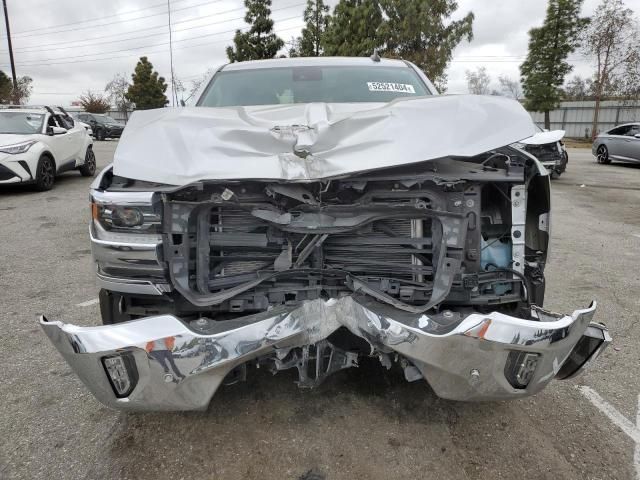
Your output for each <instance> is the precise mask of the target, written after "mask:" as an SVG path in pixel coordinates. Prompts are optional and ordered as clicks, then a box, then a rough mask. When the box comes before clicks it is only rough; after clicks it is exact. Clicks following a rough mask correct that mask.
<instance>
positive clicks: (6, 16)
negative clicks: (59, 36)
mask: <svg viewBox="0 0 640 480" xmlns="http://www.w3.org/2000/svg"><path fill="white" fill-rule="evenodd" d="M2 6H3V7H4V24H5V25H6V27H7V42H8V43H9V60H10V62H11V76H12V77H13V103H16V104H17V103H18V100H16V97H17V95H18V80H17V78H16V64H15V63H14V61H13V47H12V46H11V30H10V29H9V14H8V13H7V0H2Z"/></svg>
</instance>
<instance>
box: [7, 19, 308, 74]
mask: <svg viewBox="0 0 640 480" xmlns="http://www.w3.org/2000/svg"><path fill="white" fill-rule="evenodd" d="M294 18H299V16H298V15H296V16H295V17H289V18H283V19H282V20H280V21H286V20H292V19H294ZM304 25H305V24H304V23H301V24H298V25H295V26H292V27H288V28H281V29H278V30H274V33H280V32H285V31H288V30H294V29H299V28H302V27H303V26H304ZM249 28H251V27H245V28H239V29H234V30H227V31H224V32H217V33H214V34H209V35H201V36H198V37H192V38H185V39H182V40H177V41H176V42H174V43H177V42H183V41H187V40H195V39H197V38H202V37H205V36H207V37H208V36H213V35H221V34H223V33H233V32H235V31H236V30H240V31H244V30H248V29H249ZM229 41H232V39H230V38H225V39H222V40H216V41H213V42H206V43H198V44H194V45H185V46H183V47H178V48H175V49H174V50H184V49H186V48H196V47H201V46H209V45H214V44H217V43H222V42H229ZM167 44H168V42H164V43H159V44H157V45H153V46H150V47H138V48H134V49H131V50H138V49H140V48H154V47H161V46H164V45H167ZM150 53H161V51H155V52H150ZM94 55H95V54H94ZM137 55H138V54H137V53H131V54H128V55H117V56H112V57H105V58H93V59H87V60H72V61H66V62H49V63H38V62H36V63H29V64H26V63H22V64H19V65H20V66H23V67H47V66H51V65H68V64H70V63H88V62H101V61H105V60H114V59H118V58H127V57H132V56H137ZM42 62H44V60H42ZM2 66H5V65H4V64H3V65H2Z"/></svg>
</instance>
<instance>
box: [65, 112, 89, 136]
mask: <svg viewBox="0 0 640 480" xmlns="http://www.w3.org/2000/svg"><path fill="white" fill-rule="evenodd" d="M70 115H71V118H73V121H74V122H75V123H76V124H77V125H79V126H81V127H84V129H85V130H86V131H87V134H89V136H90V137H92V138H93V129H92V128H91V125H89V124H88V123H84V122H83V121H81V120H80V119H79V118H78V113H77V112H71V113H70Z"/></svg>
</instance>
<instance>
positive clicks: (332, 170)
mask: <svg viewBox="0 0 640 480" xmlns="http://www.w3.org/2000/svg"><path fill="white" fill-rule="evenodd" d="M535 133H536V130H535V126H534V123H533V122H532V120H531V117H530V116H529V114H528V113H527V112H526V111H525V110H524V108H523V107H522V106H521V105H520V104H519V103H518V102H516V101H514V100H510V99H507V98H503V97H497V96H478V95H457V96H453V95H452V96H446V95H445V96H433V97H421V98H410V99H398V100H395V101H393V102H390V103H387V104H379V103H374V104H371V103H368V104H325V103H311V104H294V105H275V106H261V107H225V108H205V107H188V108H163V109H157V110H141V111H136V112H134V113H133V115H132V116H131V119H130V120H129V122H128V123H127V127H126V128H125V130H124V134H123V136H122V138H121V140H120V142H119V145H118V148H117V150H116V152H115V156H114V173H115V174H116V175H120V176H123V177H127V178H132V179H140V180H146V181H150V182H158V183H163V184H167V185H178V186H181V185H186V184H188V183H192V182H195V181H198V180H212V179H215V180H225V179H228V180H231V179H243V180H247V179H254V180H259V179H269V180H287V181H310V180H319V179H323V178H329V177H334V176H340V175H346V174H352V173H355V172H362V171H367V170H374V169H378V168H384V167H391V166H399V165H404V164H410V163H415V162H421V161H426V160H432V159H437V158H443V157H447V156H460V157H471V156H474V155H478V154H481V153H484V152H486V151H488V150H491V149H494V148H499V147H503V146H505V145H509V144H511V143H514V142H517V141H520V140H522V139H524V138H527V137H530V136H532V135H534V134H535Z"/></svg>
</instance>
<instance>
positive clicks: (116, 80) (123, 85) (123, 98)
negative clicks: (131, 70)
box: [104, 73, 133, 120]
mask: <svg viewBox="0 0 640 480" xmlns="http://www.w3.org/2000/svg"><path fill="white" fill-rule="evenodd" d="M127 90H129V80H127V77H125V76H124V75H122V74H120V73H116V75H115V76H114V77H113V79H112V80H111V81H110V82H109V83H107V85H106V86H105V87H104V91H105V92H106V93H107V98H108V99H109V101H110V102H111V103H113V105H115V107H116V110H118V111H119V112H122V113H123V114H124V118H125V119H127V120H128V119H129V111H130V110H132V109H133V103H132V102H130V101H129V100H128V99H127Z"/></svg>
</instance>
